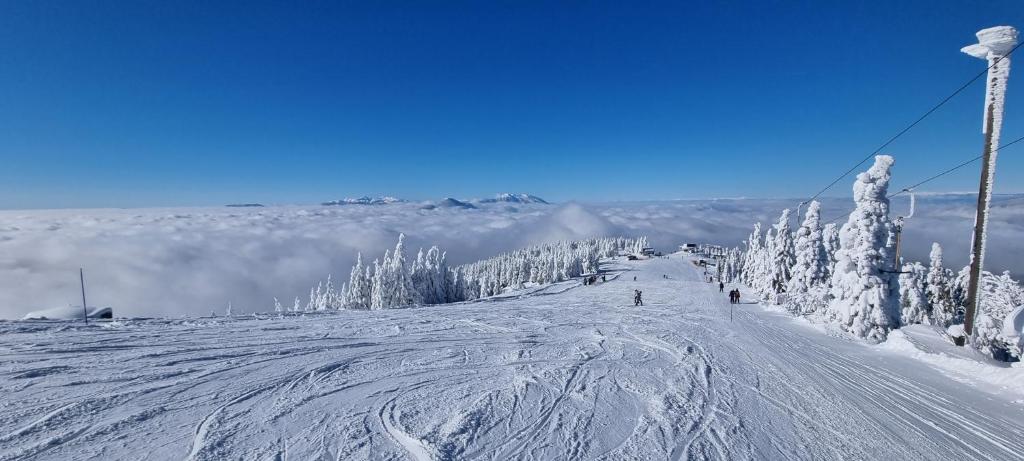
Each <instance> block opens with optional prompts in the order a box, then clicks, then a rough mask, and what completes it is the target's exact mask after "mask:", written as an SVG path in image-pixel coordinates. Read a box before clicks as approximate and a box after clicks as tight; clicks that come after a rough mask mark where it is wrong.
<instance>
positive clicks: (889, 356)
mask: <svg viewBox="0 0 1024 461" xmlns="http://www.w3.org/2000/svg"><path fill="white" fill-rule="evenodd" d="M606 268H608V269H611V270H612V272H611V273H610V274H609V275H610V277H609V279H608V281H607V282H605V283H600V282H599V283H598V284H596V285H593V286H581V285H579V283H578V282H575V281H574V282H566V283H562V284H557V285H551V286H547V287H543V288H540V289H538V290H539V291H537V292H535V293H533V294H532V295H530V296H525V297H520V296H506V297H501V298H497V299H492V300H487V301H481V302H473V303H463V304H455V305H443V306H434V307H426V308H419V309H399V310H377V311H341V312H337V313H332V314H327V315H303V316H286V317H281V318H279V317H277V316H269V317H268V316H260V317H253V316H241V317H236V318H230V319H225V318H216V319H209V318H206V319H192V320H141V321H118V322H113V323H105V324H96V325H90V326H89V327H84V326H82V325H79V324H69V323H63V322H56V323H55V322H0V360H2V362H3V363H4V367H3V369H2V370H0V385H2V386H3V390H4V399H3V401H2V402H3V403H2V404H0V405H2V409H3V411H2V412H0V459H4V460H7V459H39V460H50V459H52V460H62V461H64V460H76V459H138V458H139V457H140V456H143V455H142V454H144V456H145V457H146V458H148V459H197V460H204V459H209V460H212V459H527V458H528V459H609V460H611V459H908V460H917V459H921V460H934V459H986V460H989V459H991V460H1010V459H1019V458H1020V455H1021V453H1024V429H1022V428H1024V406H1022V403H1021V402H1022V400H1021V399H1022V398H1024V388H1022V387H1021V385H1020V382H1021V381H1020V379H1019V377H1018V378H1016V379H1012V380H1008V381H1007V386H1008V387H1004V388H1000V387H998V386H997V385H996V384H994V383H993V382H991V381H990V380H985V379H983V378H984V377H985V376H984V373H979V372H978V367H981V368H985V369H988V370H995V371H1003V372H1006V374H1010V373H1014V372H1017V373H1019V372H1020V369H1017V368H1012V369H1004V370H998V369H996V368H995V367H994V366H993V365H982V364H978V367H974V368H970V367H965V368H964V370H965V371H966V372H965V373H958V372H956V371H950V367H944V366H940V365H942V364H945V363H946V362H947V360H946V359H943V358H942V357H941V356H929V360H920V359H919V358H915V357H910V356H908V355H909V354H910V353H916V354H922V352H920V351H919V350H918V349H916V348H915V347H914V346H912V345H911V344H912V343H919V342H922V341H926V340H927V337H928V335H927V334H923V336H922V332H918V331H914V332H908V335H906V336H903V335H902V334H901V335H899V337H898V338H890V340H889V342H886V343H882V345H880V346H869V345H866V344H864V343H861V342H854V341H848V340H845V339H841V338H836V337H832V336H828V335H825V334H824V333H822V332H820V331H818V330H817V329H815V327H813V326H810V325H807V324H805V323H802V322H801V321H799V320H795V319H792V318H790V317H789V316H788V315H785V314H777V313H773V312H769V311H765V310H763V309H762V308H761V307H759V306H757V305H755V304H741V305H738V306H732V307H734V309H730V307H731V306H730V304H728V302H727V301H726V297H725V295H724V294H721V293H719V292H718V288H717V286H712V285H711V284H708V283H704V282H703V281H702V279H703V278H702V275H701V273H700V272H699V269H696V268H695V267H694V266H693V265H692V264H689V262H688V261H686V260H684V259H681V258H679V257H672V258H671V259H653V260H649V261H639V262H626V261H619V262H617V263H616V264H615V265H608V266H606ZM634 277H636V281H634ZM728 288H731V287H727V289H728ZM634 289H639V290H642V291H643V299H644V301H645V306H643V307H634V306H633V302H632V295H633V290H634ZM746 296H748V295H745V297H746ZM894 336H895V335H894ZM228 339H229V340H228ZM896 339H898V340H899V341H896ZM908 347H909V349H908ZM911 350H913V351H917V352H911ZM1018 376H1019V375H1018Z"/></svg>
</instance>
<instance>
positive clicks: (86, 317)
mask: <svg viewBox="0 0 1024 461" xmlns="http://www.w3.org/2000/svg"><path fill="white" fill-rule="evenodd" d="M78 281H79V283H81V285H82V319H84V320H85V324H86V325H88V324H89V308H88V307H86V306H87V304H85V271H83V270H82V268H81V267H79V268H78Z"/></svg>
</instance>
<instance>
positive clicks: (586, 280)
mask: <svg viewBox="0 0 1024 461" xmlns="http://www.w3.org/2000/svg"><path fill="white" fill-rule="evenodd" d="M607 281H608V276H606V275H602V276H601V283H604V282H607ZM595 283H597V276H596V275H591V276H590V277H583V284H584V285H593V284H595Z"/></svg>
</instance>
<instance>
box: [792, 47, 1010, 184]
mask: <svg viewBox="0 0 1024 461" xmlns="http://www.w3.org/2000/svg"><path fill="white" fill-rule="evenodd" d="M1022 44H1024V42H1021V43H1018V44H1017V46H1014V47H1013V48H1012V49H1010V52H1008V53H1006V54H1005V55H1004V56H1001V57H998V58H996V59H994V60H993V61H992V65H990V66H988V67H987V68H985V70H983V71H981V72H979V73H978V74H977V75H975V76H974V77H973V78H971V79H970V80H968V81H967V83H964V84H963V85H961V86H960V88H957V89H956V91H954V92H952V93H950V94H949V96H946V97H945V98H944V99H943V100H942V101H939V103H938V104H936V105H935V106H933V107H932V108H931V109H928V111H927V112H925V113H924V115H921V116H920V117H918V118H917V120H914V122H913V123H911V124H910V125H907V126H906V127H905V128H903V129H902V130H900V132H898V133H896V134H895V135H893V136H892V137H891V138H889V140H887V141H885V142H884V143H882V145H881V146H878V148H877V149H875V150H873V151H872V152H871V153H870V154H868V155H867V156H866V157H864V158H863V159H861V161H859V162H857V164H856V165H853V166H852V167H850V169H848V170H846V171H845V172H844V173H843V174H841V175H839V177H837V178H836V179H834V180H832V182H830V183H828V185H827V186H825V188H824V189H821V190H820V191H818V193H816V194H814V196H812V197H811V198H810V199H808V200H806V202H810V201H811V200H814V199H816V198H818V197H820V196H821V194H824V193H825V192H826V191H828V190H829V189H831V188H832V186H835V185H836V183H838V182H839V181H842V180H843V178H845V177H847V176H849V175H850V173H852V172H853V171H854V170H856V169H857V168H858V167H860V166H861V165H863V164H864V162H866V161H868V160H869V159H871V157H873V156H875V155H876V154H878V153H879V152H881V151H882V149H885V148H886V147H888V146H889V144H892V143H893V142H894V141H896V140H897V139H899V138H900V137H901V136H903V135H904V134H906V133H907V132H908V131H910V130H911V129H913V128H914V127H915V126H917V124H918V123H921V122H922V121H923V120H924V119H926V118H928V116H930V115H931V114H932V113H934V112H935V111H937V110H939V108H940V107H942V106H944V105H945V104H946V103H947V102H949V101H950V100H951V99H953V98H954V97H956V95H958V94H960V93H961V92H963V91H964V90H965V89H967V87H969V86H971V84H973V83H974V82H976V81H978V79H979V78H981V77H982V76H983V75H985V74H987V73H988V71H989V70H991V69H992V68H993V67H995V66H996V64H998V63H999V61H1001V60H1002V59H1003V58H1008V57H1010V55H1011V54H1013V52H1014V51H1017V48H1020V46H1021V45H1022Z"/></svg>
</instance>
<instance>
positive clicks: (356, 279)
mask: <svg viewBox="0 0 1024 461" xmlns="http://www.w3.org/2000/svg"><path fill="white" fill-rule="evenodd" d="M367 270H369V267H364V266H363V255H362V253H357V254H356V265H355V266H352V271H351V272H350V273H349V276H348V289H347V290H346V291H345V300H344V302H343V305H344V306H345V308H346V309H369V308H370V295H371V293H370V291H371V289H372V287H371V279H370V273H369V272H367Z"/></svg>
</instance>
